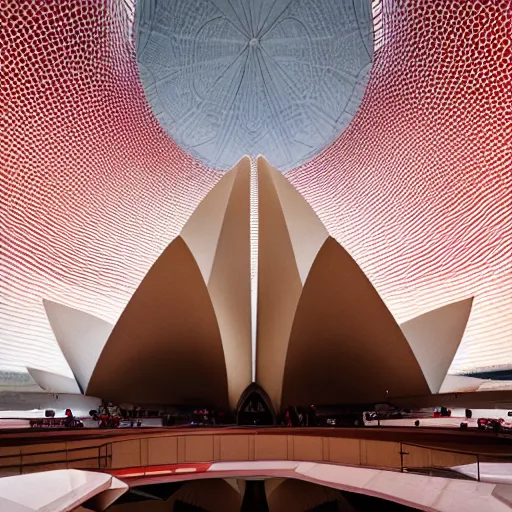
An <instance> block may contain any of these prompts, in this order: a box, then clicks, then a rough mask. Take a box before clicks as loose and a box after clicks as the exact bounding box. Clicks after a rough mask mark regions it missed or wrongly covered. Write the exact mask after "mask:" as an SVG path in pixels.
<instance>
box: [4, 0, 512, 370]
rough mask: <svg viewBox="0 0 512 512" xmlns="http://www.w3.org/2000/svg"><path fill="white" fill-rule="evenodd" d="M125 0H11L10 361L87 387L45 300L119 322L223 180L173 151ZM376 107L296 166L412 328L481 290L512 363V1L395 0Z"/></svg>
mask: <svg viewBox="0 0 512 512" xmlns="http://www.w3.org/2000/svg"><path fill="white" fill-rule="evenodd" d="M126 5H127V2H124V1H122V0H119V1H114V0H96V1H94V0H91V1H88V2H84V1H82V0H74V1H71V0H66V1H62V0H0V66H1V67H0V105H1V108H2V110H1V113H0V154H1V159H0V180H1V181H0V187H1V191H2V193H1V195H0V219H1V226H2V239H1V242H2V247H1V253H0V368H4V369H5V368H12V369H19V370H22V369H24V368H25V367H26V366H35V367H40V368H44V369H48V370H51V371H55V372H59V373H66V374H68V375H69V374H70V373H69V372H70V370H69V368H68V366H67V364H66V362H65V361H64V358H63V356H62V354H61V353H60V350H59V348H58V346H57V344H56V342H55V340H54V337H53V334H52V332H51V329H50V326H49V324H48V322H47V319H46V316H45V313H44V309H43V305H42V299H43V298H49V299H53V300H55V301H57V302H62V303H64V304H67V305H70V306H72V307H77V308H79V309H82V310H84V311H87V312H89V313H92V314H95V315H97V316H99V317H101V318H104V319H105V320H107V321H110V322H115V321H116V320H117V318H118V316H119V314H120V313H121V311H122V309H123V308H124V306H125V304H126V303H127V301H128V299H129V298H130V296H131V294H132V293H133V291H134V290H135V288H136V287H137V285H138V283H139V282H140V280H141V279H142V277H143V276H144V274H145V273H146V272H147V270H148V269H149V267H150V266H151V264H152V263H153V262H154V260H155V259H156V257H157V256H158V255H159V254H160V252H161V251H162V250H163V249H164V247H166V246H167V245H168V243H169V242H170V241H171V240H172V239H173V237H174V236H175V235H176V234H177V233H178V232H179V230H180V228H181V227H182V226H183V224H184V222H185V221H186V219H187V218H188V216H189V215H190V213H191V212H192V211H193V210H194V208H195V206H196V205H197V204H198V202H199V201H200V200H201V199H202V197H204V195H205V194H206V192H207V191H208V190H210V188H211V187H212V186H213V185H214V184H215V183H216V182H217V181H218V180H219V178H220V177H221V174H220V173H217V172H215V171H213V170H211V169H206V168H205V167H204V166H203V165H201V164H199V163H197V162H196V161H194V160H193V159H192V158H191V157H189V156H188V155H187V154H185V153H184V152H183V151H182V150H181V149H180V148H178V147H177V146H176V144H174V143H173V141H172V140H170V139H169V138H168V137H167V136H166V135H165V134H164V132H163V131H162V130H161V129H160V127H159V126H158V123H157V122H156V121H155V119H154V118H153V116H152V114H151V111H150V109H149V106H148V105H147V102H146V100H145V97H144V93H143V90H142V87H141V84H140V82H139V78H138V72H137V66H136V62H135V57H134V48H133V43H132V39H131V36H130V34H131V24H132V22H133V19H132V18H131V15H130V9H127V8H126ZM379 16H380V17H381V22H382V30H381V32H382V37H381V38H380V39H379V41H380V43H379V44H380V48H379V49H378V51H377V52H376V57H375V63H374V68H373V71H372V76H371V79H370V83H369V85H368V89H367V93H366V96H365V99H364V101H363V104H362V107H361V109H360V111H359V113H358V114H357V116H356V118H355V120H354V121H353V122H352V124H351V125H350V126H349V128H348V129H347V130H346V131H345V132H344V134H343V135H342V136H341V137H340V138H339V139H338V140H337V141H336V142H335V143H334V144H333V145H332V146H331V147H330V148H328V149H327V150H326V151H324V152H323V153H322V154H321V155H320V156H318V157H316V158H315V159H314V160H313V161H311V162H309V163H308V164H306V165H304V166H302V167H301V168H300V169H296V170H294V171H291V172H290V173H288V178H289V179H290V180H291V182H292V183H293V184H294V185H295V186H296V187H297V188H298V190H299V191H300V192H301V193H302V194H303V195H304V196H305V197H306V199H308V201H310V203H311V204H312V206H313V207H314V208H315V210H316V211H317V213H318V214H319V216H320V217H321V219H322V220H323V222H324V223H325V224H326V226H327V227H328V229H329V230H330V232H331V234H333V235H334V236H335V237H336V238H337V240H338V241H339V242H340V243H341V244H342V245H343V246H344V247H346V248H347V249H348V250H349V251H350V253H351V254H352V255H353V256H354V257H355V259H356V261H357V262H358V263H359V264H360V265H361V266H362V268H363V270H364V271H365V272H366V274H367V275H368V276H369V278H370V279H371V280H372V282H373V284H374V285H375V286H376V287H377V290H378V291H379V292H380V293H381V295H382V297H383V298H384V300H385V301H386V303H387V305H388V306H389V307H390V309H391V311H392V312H393V313H394V315H395V316H396V318H397V320H399V321H403V320H406V319H408V318H410V317H413V316H415V315H418V314H421V313H423V312H426V311H428V310H430V309H434V308H435V307H438V306H441V305H443V304H446V303H448V302H452V301H455V300H457V299H460V298H463V297H468V296H470V295H475V297H476V299H475V303H474V309H473V312H472V315H471V319H470V324H469V326H468V329H467V331H466V335H465V339H464V343H463V345H462V347H461V349H460V350H459V353H458V356H457V358H456V361H455V362H454V365H453V368H452V369H453V370H466V369H474V368H480V367H488V366H496V365H507V364H508V365H512V314H511V312H512V279H511V269H512V256H511V254H512V247H511V245H512V243H511V238H512V237H511V229H512V228H511V208H512V206H511V192H510V190H511V189H512V174H511V170H510V169H511V159H512V150H511V143H512V128H511V123H510V117H507V116H509V114H510V111H511V108H512V92H511V70H512V65H511V64H512V63H511V50H510V46H511V43H512V41H511V32H512V24H511V2H510V1H509V0H504V1H501V2H498V1H492V0H486V1H476V0H452V1H449V2H447V1H444V0H439V1H432V0H409V1H406V0H394V1H393V0H388V1H383V2H382V6H381V7H379Z"/></svg>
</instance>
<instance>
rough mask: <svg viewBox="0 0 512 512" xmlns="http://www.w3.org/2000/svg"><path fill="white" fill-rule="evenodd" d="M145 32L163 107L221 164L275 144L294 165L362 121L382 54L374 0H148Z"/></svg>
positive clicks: (141, 45)
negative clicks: (359, 113)
mask: <svg viewBox="0 0 512 512" xmlns="http://www.w3.org/2000/svg"><path fill="white" fill-rule="evenodd" d="M135 38H136V45H137V61H138V65H139V70H140V74H141V79H142V83H143V86H144V91H145V93H146V97H147V99H148V102H149V104H150V105H151V107H152V110H153V113H154V114H155V116H156V117H157V119H158V120H159V121H160V123H161V124H162V126H163V128H164V129H165V130H166V132H167V133H168V134H169V135H170V136H171V138H173V139H174V140H175V141H176V142H177V143H178V144H179V145H180V146H181V147H182V148H184V149H185V150H186V151H188V152H189V153H191V154H192V155H194V156H196V157H197V158H199V159H200V160H201V161H203V162H205V163H206V164H207V165H210V166H212V167H215V168H218V169H226V170H227V169H231V168H232V167H234V166H235V165H236V163H237V162H238V161H239V160H240V158H242V157H243V156H244V155H258V154H261V155H265V157H266V158H267V160H268V161H269V162H270V163H271V164H272V165H274V166H275V167H277V168H279V169H280V170H282V171H286V170H288V169H291V168H293V167H296V166H297V165H299V164H300V163H302V162H305V161H306V160H308V159H310V158H311V157H313V156H315V155H316V154H317V153H319V152H320V151H321V150H322V149H324V148H325V147H326V146H327V145H328V144H329V143H330V142H332V141H333V140H334V139H335V138H336V137H337V136H338V135H339V134H340V133H341V132H342V131H343V129H344V128H346V126H347V125H348V124H349V123H350V121H351V120H352V118H353V117H354V114H355V112H356V110H357V108H358V107H359V105H360V103H361V100H362V97H363V94H364V90H365V87H366V83H367V80H368V74H369V72H370V69H371V63H372V56H373V20H372V9H371V1H370V0H359V1H357V2H353V1H352V0H315V1H313V2H312V1H311V0H293V1H292V0H275V1H273V2H262V1H261V0H209V1H207V2H205V1H204V0H166V1H157V0H139V2H137V9H136V24H135Z"/></svg>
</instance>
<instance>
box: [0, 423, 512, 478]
mask: <svg viewBox="0 0 512 512" xmlns="http://www.w3.org/2000/svg"><path fill="white" fill-rule="evenodd" d="M199 435H201V434H199ZM203 435H206V434H203ZM207 435H211V434H210V433H209V434H207ZM162 437H174V436H173V435H169V436H165V435H163V436H162ZM152 438H153V436H148V437H139V438H138V440H139V442H142V441H144V440H148V439H152ZM125 441H126V439H122V438H121V439H112V440H110V441H108V442H104V443H102V444H100V445H96V446H84V447H81V448H61V449H58V450H47V451H39V452H34V451H31V452H22V447H16V448H19V449H20V450H19V452H17V453H12V454H9V455H0V470H5V469H10V468H19V470H20V473H22V470H23V468H24V467H36V466H48V465H51V464H63V463H64V464H65V463H75V462H84V461H89V460H97V461H98V464H97V468H98V469H104V468H108V467H110V466H109V462H110V465H111V463H112V448H113V445H114V444H117V443H122V442H125ZM395 442H396V441H395ZM399 447H400V451H399V454H400V467H399V468H397V470H399V471H401V472H404V471H408V472H415V469H416V470H419V467H418V468H414V467H408V466H407V464H406V461H404V455H408V454H409V453H408V452H407V451H406V449H407V447H414V448H420V449H422V450H432V451H436V452H442V453H453V454H457V455H465V456H469V457H474V458H475V463H476V465H477V467H476V469H477V471H476V473H477V474H476V476H477V480H478V481H480V478H481V473H480V463H481V462H486V460H485V459H490V460H509V461H512V455H507V454H501V453H496V454H480V453H474V452H470V451H462V450H457V449H454V448H441V447H436V446H428V445H424V444H418V443H412V442H404V441H399ZM84 450H95V451H96V455H93V456H89V457H79V458H68V453H70V454H72V453H76V452H83V451H84ZM62 453H65V454H66V458H65V459H64V460H63V459H62V458H59V459H57V460H55V459H51V460H45V461H40V462H25V461H26V459H27V458H28V457H31V456H41V455H43V456H44V455H55V456H57V455H59V454H62ZM18 457H19V461H17V462H16V463H14V464H13V463H12V462H11V461H12V460H13V459H17V458H18ZM5 459H10V461H9V462H10V463H8V464H4V465H2V463H1V462H2V461H3V460H5ZM24 459H25V461H24ZM482 459H484V460H483V461H482ZM319 462H322V461H319ZM359 465H360V464H359ZM141 467H142V466H141ZM442 468H443V466H430V467H429V466H425V467H423V468H422V469H424V470H439V469H442ZM90 469H92V470H94V469H95V468H94V467H91V468H90ZM445 469H449V468H445Z"/></svg>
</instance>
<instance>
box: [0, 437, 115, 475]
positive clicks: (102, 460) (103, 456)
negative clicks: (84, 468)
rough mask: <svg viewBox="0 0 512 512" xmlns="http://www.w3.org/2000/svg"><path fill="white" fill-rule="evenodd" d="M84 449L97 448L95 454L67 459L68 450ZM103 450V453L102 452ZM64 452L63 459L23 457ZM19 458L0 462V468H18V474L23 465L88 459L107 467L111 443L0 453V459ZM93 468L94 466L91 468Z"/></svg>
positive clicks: (34, 465)
mask: <svg viewBox="0 0 512 512" xmlns="http://www.w3.org/2000/svg"><path fill="white" fill-rule="evenodd" d="M84 450H97V455H93V456H91V457H79V458H75V459H69V458H68V457H67V454H68V453H69V452H79V451H84ZM103 451H104V453H103ZM62 453H65V454H66V458H65V459H64V460H62V459H57V460H55V459H54V460H45V461H40V462H24V461H23V459H24V458H25V459H26V458H27V457H33V456H39V455H58V454H62ZM17 458H19V462H18V463H15V464H0V470H6V469H11V468H19V470H20V474H21V473H22V472H23V471H22V470H23V468H24V467H36V466H48V465H51V464H66V463H73V462H84V461H88V460H97V461H98V466H97V467H98V469H101V468H108V466H109V464H108V462H109V460H112V443H104V444H101V445H98V446H84V447H82V448H70V449H60V450H52V451H45V452H29V453H23V452H21V451H20V453H13V454H11V455H0V459H17ZM92 469H94V468H92Z"/></svg>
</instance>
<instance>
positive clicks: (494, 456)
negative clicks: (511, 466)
mask: <svg viewBox="0 0 512 512" xmlns="http://www.w3.org/2000/svg"><path fill="white" fill-rule="evenodd" d="M408 446H411V447H415V448H421V449H424V450H434V451H436V452H444V453H454V454H456V455H466V456H469V457H474V458H475V462H474V464H476V480H477V481H478V482H480V481H481V472H480V464H481V463H482V462H484V463H485V462H486V461H485V460H484V461H482V460H481V459H482V458H484V459H486V458H487V459H504V460H509V461H510V462H512V455H507V454H502V453H496V454H481V453H474V452H468V451H460V450H455V449H451V448H437V447H433V446H425V445H421V444H415V443H407V442H405V443H404V442H402V441H401V442H400V452H399V453H400V471H401V472H402V473H403V472H404V470H405V471H407V472H410V473H415V472H419V471H418V469H419V468H415V467H411V468H408V467H407V465H405V464H404V455H409V453H408V452H406V451H404V447H405V448H406V447H408ZM464 465H469V464H464ZM423 469H426V470H430V471H432V470H440V469H446V470H450V469H451V468H449V467H445V466H435V465H432V466H427V467H425V468H423Z"/></svg>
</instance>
